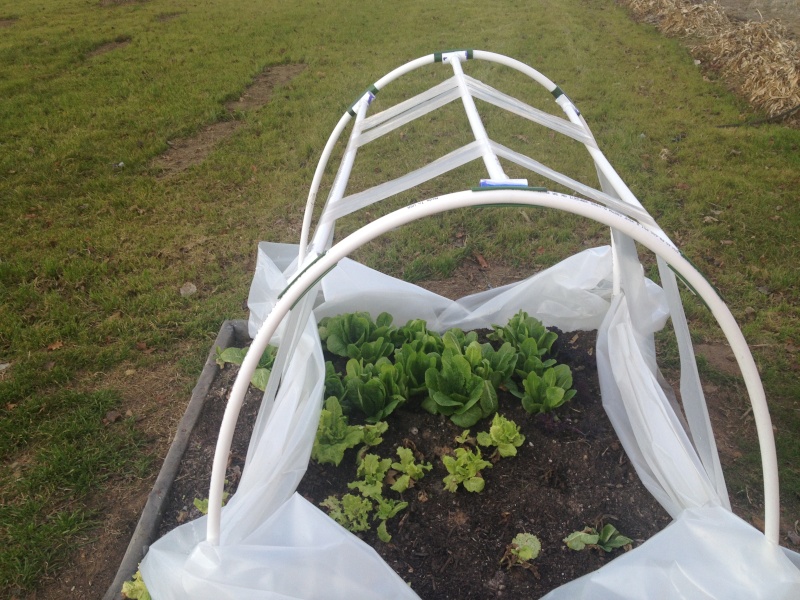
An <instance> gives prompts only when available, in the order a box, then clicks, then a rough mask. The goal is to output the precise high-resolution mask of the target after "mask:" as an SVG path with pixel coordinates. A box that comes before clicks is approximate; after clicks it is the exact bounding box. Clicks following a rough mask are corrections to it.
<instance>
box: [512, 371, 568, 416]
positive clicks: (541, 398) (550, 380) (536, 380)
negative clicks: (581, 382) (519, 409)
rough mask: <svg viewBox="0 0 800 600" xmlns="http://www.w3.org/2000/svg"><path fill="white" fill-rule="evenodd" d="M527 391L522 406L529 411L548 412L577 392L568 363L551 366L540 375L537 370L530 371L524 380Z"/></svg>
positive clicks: (522, 395) (523, 395)
mask: <svg viewBox="0 0 800 600" xmlns="http://www.w3.org/2000/svg"><path fill="white" fill-rule="evenodd" d="M522 385H523V387H524V388H525V392H524V393H523V394H520V393H519V392H517V394H516V395H518V396H521V398H522V406H523V408H524V409H525V410H526V411H528V412H529V413H537V414H539V413H546V412H550V411H552V410H555V409H556V408H558V407H559V406H561V405H562V404H564V403H565V402H567V401H568V400H571V399H572V397H573V396H574V395H575V394H576V391H575V390H573V389H571V388H572V371H570V368H569V367H568V366H567V365H556V366H555V367H550V368H549V369H547V370H546V371H545V372H544V374H543V375H542V376H541V377H540V376H539V375H537V374H536V372H535V371H531V372H530V373H528V377H527V378H526V379H525V380H524V381H523V382H522Z"/></svg>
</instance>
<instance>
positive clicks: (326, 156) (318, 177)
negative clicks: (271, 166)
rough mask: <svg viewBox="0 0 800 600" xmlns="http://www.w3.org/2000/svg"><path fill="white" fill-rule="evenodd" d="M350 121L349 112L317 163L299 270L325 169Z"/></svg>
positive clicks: (329, 139) (304, 227)
mask: <svg viewBox="0 0 800 600" xmlns="http://www.w3.org/2000/svg"><path fill="white" fill-rule="evenodd" d="M350 119H351V116H350V113H349V112H346V113H344V114H343V115H342V118H341V119H339V122H338V123H337V124H336V127H335V128H334V130H333V133H331V135H330V137H329V138H328V143H326V144H325V148H324V150H323V151H322V156H320V159H319V162H317V170H316V171H314V179H313V180H312V181H311V189H310V190H309V192H308V199H307V200H306V210H305V212H304V213H303V227H302V229H301V230H300V254H299V256H298V259H297V267H298V269H299V268H300V267H302V265H303V261H304V260H305V259H306V247H307V246H308V235H309V232H310V231H311V219H312V217H313V216H314V203H315V202H316V200H317V192H318V191H319V186H320V183H321V182H322V176H323V175H324V174H325V167H326V166H328V160H330V157H331V154H332V153H333V148H334V147H335V146H336V142H338V141H339V136H340V135H342V131H344V128H345V127H346V126H347V124H348V123H349V122H350Z"/></svg>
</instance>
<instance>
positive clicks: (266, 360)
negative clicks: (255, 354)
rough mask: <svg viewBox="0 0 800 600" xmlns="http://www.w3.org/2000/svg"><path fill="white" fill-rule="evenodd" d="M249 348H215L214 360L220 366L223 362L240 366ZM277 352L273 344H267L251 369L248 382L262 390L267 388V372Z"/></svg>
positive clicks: (223, 364) (222, 365)
mask: <svg viewBox="0 0 800 600" xmlns="http://www.w3.org/2000/svg"><path fill="white" fill-rule="evenodd" d="M248 350H249V348H225V350H220V349H219V348H216V351H215V355H216V356H215V360H216V362H217V364H218V365H219V366H220V367H224V366H225V363H230V364H232V365H239V366H241V364H242V362H243V361H244V357H245V356H247V351H248ZM277 354H278V349H277V348H276V347H275V346H267V348H266V349H265V350H264V354H262V355H261V358H259V359H258V366H257V367H256V370H255V371H253V376H252V377H251V378H250V383H251V384H252V386H253V387H254V388H256V389H259V390H261V391H262V392H263V391H264V390H266V389H267V382H268V381H269V374H270V371H271V369H272V365H273V364H274V363H275V356H276V355H277Z"/></svg>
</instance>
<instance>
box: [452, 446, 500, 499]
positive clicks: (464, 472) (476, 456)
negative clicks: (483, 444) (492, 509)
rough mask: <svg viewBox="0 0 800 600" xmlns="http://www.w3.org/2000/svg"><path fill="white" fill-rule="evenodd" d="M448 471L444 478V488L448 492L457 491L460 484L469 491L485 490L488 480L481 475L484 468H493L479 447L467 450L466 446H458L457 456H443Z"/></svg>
mask: <svg viewBox="0 0 800 600" xmlns="http://www.w3.org/2000/svg"><path fill="white" fill-rule="evenodd" d="M442 462H443V463H444V466H445V468H446V469H447V472H448V473H450V474H449V475H448V476H447V477H445V478H444V480H443V481H444V489H446V490H447V491H448V492H455V491H456V490H457V489H458V485H459V484H461V485H463V486H464V489H465V490H467V491H468V492H481V491H483V488H484V486H485V485H486V482H485V481H484V479H483V475H481V470H482V469H491V468H492V463H490V462H488V461H486V460H483V457H482V456H481V451H480V450H479V449H477V448H476V449H475V450H474V451H473V450H467V449H466V448H456V449H455V457H452V456H443V457H442Z"/></svg>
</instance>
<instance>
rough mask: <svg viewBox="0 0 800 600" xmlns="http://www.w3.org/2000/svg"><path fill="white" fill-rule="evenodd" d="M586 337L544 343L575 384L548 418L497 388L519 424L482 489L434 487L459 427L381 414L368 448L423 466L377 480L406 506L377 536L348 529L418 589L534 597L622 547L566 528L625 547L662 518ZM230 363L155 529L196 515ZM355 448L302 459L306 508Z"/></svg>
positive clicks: (250, 410)
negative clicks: (400, 452) (385, 426)
mask: <svg viewBox="0 0 800 600" xmlns="http://www.w3.org/2000/svg"><path fill="white" fill-rule="evenodd" d="M595 335H596V334H595V332H576V333H562V334H561V335H560V336H559V340H558V341H557V342H556V346H554V348H556V349H557V358H558V360H559V362H564V363H567V364H568V365H570V366H571V368H572V371H573V376H574V385H575V388H576V389H577V395H576V396H575V397H574V398H573V399H572V401H570V402H569V403H568V404H567V405H565V406H563V407H561V408H560V409H559V410H558V411H557V416H555V417H554V416H550V415H547V416H545V415H540V416H533V415H529V414H527V413H526V412H525V411H524V410H523V409H522V407H521V405H520V402H519V400H517V399H516V398H514V397H513V396H511V395H508V394H506V395H503V394H502V393H501V395H500V413H501V414H502V415H504V416H505V417H507V418H509V419H511V420H513V421H515V422H516V423H517V424H518V425H520V427H521V431H522V433H523V434H524V435H525V442H524V444H523V445H522V446H521V447H520V448H519V452H518V455H517V456H516V457H512V458H505V459H500V460H498V461H497V462H495V463H494V465H493V467H492V468H489V469H485V470H484V471H483V476H484V478H485V480H486V487H485V490H484V491H483V492H481V493H469V492H467V491H465V490H464V489H463V488H459V490H458V492H456V493H451V492H448V491H446V490H444V487H443V484H442V478H443V477H444V476H445V475H447V472H446V470H445V468H444V466H443V464H442V461H441V456H442V455H444V454H448V453H451V452H452V450H453V448H455V447H456V446H457V445H458V444H457V443H456V442H455V437H456V436H457V435H459V434H461V432H462V429H461V428H459V427H457V426H456V425H454V424H453V423H451V422H450V421H449V420H448V419H447V418H444V417H441V416H434V415H430V414H428V413H426V412H425V411H423V410H421V409H420V408H419V407H414V406H410V407H409V406H408V405H406V407H404V408H402V409H399V410H397V411H395V413H393V414H392V415H391V416H390V417H389V419H388V422H389V431H388V432H387V434H385V435H384V441H383V443H382V444H381V445H380V446H378V447H377V448H376V449H374V450H373V452H375V453H376V454H379V455H380V456H381V457H383V458H386V457H391V458H394V459H396V455H395V450H396V448H397V447H399V446H404V447H407V448H411V449H412V450H414V452H415V453H416V455H417V459H418V461H419V460H424V461H425V462H430V463H431V464H432V465H433V470H432V471H430V472H429V473H428V474H427V475H426V476H425V478H424V479H422V480H421V481H419V482H418V483H417V485H416V486H415V487H414V488H412V489H410V490H408V491H406V492H405V493H403V494H402V495H400V494H396V493H394V492H391V491H390V490H388V487H385V491H384V494H385V495H386V496H391V497H396V498H398V499H399V498H402V499H403V500H405V501H407V502H408V503H409V506H408V508H407V509H405V510H404V511H402V512H401V513H400V514H399V515H398V516H397V517H395V518H393V519H391V520H389V522H388V525H387V527H388V531H389V533H390V534H391V535H392V539H391V541H390V542H389V543H384V542H381V541H379V540H378V539H377V535H376V534H375V531H374V528H373V530H372V531H369V532H366V533H363V534H360V536H361V538H362V539H363V540H364V541H366V542H367V543H369V544H371V545H372V546H373V547H374V548H375V549H376V550H377V551H378V553H379V554H380V555H381V556H382V557H383V558H384V560H385V561H386V562H387V563H388V564H389V565H391V566H392V568H394V570H395V571H396V572H397V573H398V574H399V575H400V576H401V577H402V578H403V579H404V580H405V581H407V582H408V583H409V584H410V585H411V587H412V588H413V589H414V591H416V593H417V594H419V596H420V597H422V598H425V599H429V600H435V599H445V598H459V599H471V598H537V597H540V596H542V595H544V594H545V593H547V592H548V591H549V590H551V589H553V588H556V587H558V586H559V585H561V584H563V583H566V582H568V581H571V580H573V579H575V578H577V577H580V576H581V575H584V574H585V573H589V572H591V571H594V570H596V569H598V568H600V567H602V566H603V565H604V564H606V563H607V562H609V561H610V560H612V559H613V558H614V557H615V556H618V555H620V554H621V553H623V552H624V551H625V550H624V549H619V550H616V551H614V552H613V553H611V554H605V553H603V552H602V551H599V550H584V551H581V552H576V551H573V550H570V549H568V548H567V547H566V545H565V544H564V542H563V538H565V537H566V536H567V535H569V534H570V533H572V532H573V531H576V530H580V529H583V528H584V527H587V526H593V527H601V526H602V524H605V523H611V524H613V525H615V526H616V527H617V528H618V529H619V530H620V532H622V533H623V534H624V535H626V536H628V537H630V538H632V539H633V540H634V541H633V544H632V545H633V546H634V547H635V546H638V545H640V544H641V543H642V542H644V541H645V540H646V539H648V538H649V537H651V536H652V535H654V534H655V533H656V532H658V531H659V530H661V529H663V528H664V526H666V525H667V524H668V523H669V520H670V519H669V517H668V515H667V514H666V513H665V512H664V510H663V509H662V508H661V507H660V505H658V503H656V502H655V500H654V499H653V498H652V496H651V495H650V494H649V493H648V492H647V491H646V490H645V488H644V487H643V486H642V484H641V483H640V481H639V478H638V477H637V475H636V473H635V472H634V470H633V468H632V466H631V464H630V463H629V461H628V459H627V456H626V454H625V452H624V451H623V449H622V448H621V446H620V444H619V441H618V439H617V437H616V434H615V433H614V431H613V428H612V427H611V424H610V423H609V421H608V418H607V417H606V415H605V412H604V410H603V407H602V404H601V400H600V390H599V386H598V381H597V373H596V367H595V358H594V345H595ZM236 369H237V368H236V367H232V366H230V365H229V366H227V367H226V368H225V369H223V370H222V371H221V372H220V374H219V375H218V377H217V378H216V381H215V384H214V387H213V388H212V390H211V391H210V393H209V395H208V397H207V401H206V406H205V408H204V411H205V414H203V416H202V417H201V419H200V422H199V424H198V426H197V427H196V429H195V431H194V433H193V439H192V440H191V442H190V445H189V449H188V450H187V454H186V455H185V457H184V460H183V463H182V467H181V471H180V473H179V475H178V477H177V479H176V481H175V485H174V487H173V490H172V496H171V499H170V501H169V504H168V507H167V512H166V514H165V518H164V521H163V523H162V530H161V533H162V534H163V533H165V532H167V531H168V530H170V529H172V528H173V527H175V526H177V525H178V524H180V523H182V522H185V521H187V520H190V519H194V518H197V517H198V516H199V512H198V511H197V509H196V508H195V507H194V506H193V500H194V498H206V497H207V496H208V484H209V479H210V469H211V463H212V457H213V452H214V445H215V443H216V438H217V434H218V431H219V422H220V420H221V417H222V413H223V411H224V407H225V403H226V400H227V397H228V395H229V393H230V389H231V386H232V385H233V381H234V379H235V375H236ZM260 397H261V393H260V392H258V391H255V390H252V388H251V391H250V393H249V394H248V396H247V398H246V401H245V405H244V408H243V410H242V413H241V417H240V419H239V424H238V429H237V432H236V435H235V439H234V444H233V448H232V451H231V460H230V464H229V468H228V473H227V479H228V482H229V491H233V490H234V489H235V486H236V484H237V482H238V479H239V477H240V475H241V469H242V468H243V466H244V459H245V455H246V452H247V445H248V441H249V438H250V431H251V429H252V426H253V422H254V420H255V416H256V413H257V410H258V404H259V402H260ZM489 422H490V420H485V421H481V422H479V423H478V424H477V425H476V426H475V427H473V428H472V434H473V435H475V434H477V432H479V431H485V430H488V428H489ZM355 453H356V451H355V450H350V451H348V453H347V454H345V458H344V460H343V461H342V463H341V465H340V466H339V467H338V468H337V467H333V466H332V465H318V464H316V463H314V462H313V461H312V463H311V464H310V465H309V467H308V471H307V473H306V476H305V477H304V479H303V481H302V482H301V484H300V488H299V490H298V491H299V493H300V494H302V495H303V496H304V497H305V498H306V499H308V500H310V501H311V502H312V503H314V504H316V505H319V503H320V502H321V501H322V500H324V499H325V498H326V497H327V496H329V495H331V494H335V495H337V496H341V495H342V494H345V493H348V492H349V490H348V488H347V483H348V482H350V481H353V480H355V479H356V464H355ZM485 454H486V455H488V454H489V452H488V451H485ZM521 532H526V533H532V534H535V535H536V536H538V537H539V539H540V540H541V543H542V552H541V554H540V556H539V558H538V559H536V560H535V561H534V562H533V565H534V568H521V567H514V568H511V569H507V568H503V567H501V565H500V560H501V558H502V557H503V555H504V553H505V551H506V549H507V546H508V545H509V544H510V543H511V540H512V539H513V538H514V536H515V535H516V534H518V533H521Z"/></svg>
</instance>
